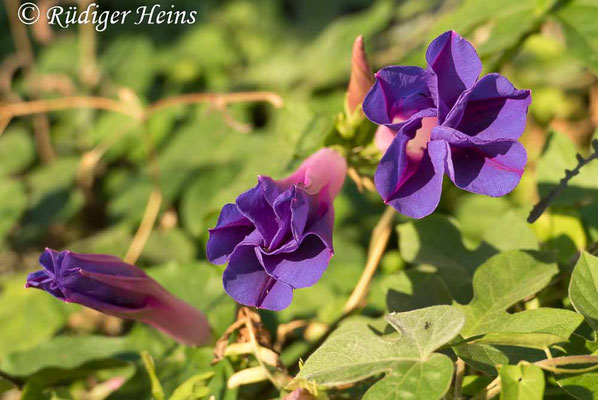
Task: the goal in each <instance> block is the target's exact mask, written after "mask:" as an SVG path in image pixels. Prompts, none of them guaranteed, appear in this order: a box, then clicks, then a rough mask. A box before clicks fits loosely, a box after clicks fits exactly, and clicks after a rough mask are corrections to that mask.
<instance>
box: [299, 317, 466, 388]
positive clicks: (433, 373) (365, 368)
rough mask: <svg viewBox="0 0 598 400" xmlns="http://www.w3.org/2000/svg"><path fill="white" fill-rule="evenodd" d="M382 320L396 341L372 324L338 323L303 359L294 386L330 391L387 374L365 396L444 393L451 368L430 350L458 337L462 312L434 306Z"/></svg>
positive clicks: (461, 323) (371, 321)
mask: <svg viewBox="0 0 598 400" xmlns="http://www.w3.org/2000/svg"><path fill="white" fill-rule="evenodd" d="M387 321H388V323H389V324H390V325H391V326H392V327H393V328H394V329H395V330H396V331H397V332H398V333H399V337H398V338H397V337H396V336H397V335H396V333H393V334H390V335H382V334H381V333H380V331H378V330H377V327H376V326H375V325H376V321H375V320H370V319H363V318H360V319H354V320H350V321H347V322H346V323H344V324H342V325H341V326H340V327H339V328H338V329H337V330H336V331H334V332H333V333H332V335H331V336H330V337H329V338H328V340H326V342H324V344H323V345H322V346H321V347H320V348H319V349H318V350H316V352H315V353H313V354H312V355H311V356H310V357H309V358H308V359H307V361H306V362H305V365H304V366H303V368H302V369H301V371H300V372H299V374H298V375H297V377H296V378H295V380H294V383H295V384H298V383H299V382H301V381H307V382H310V381H313V382H315V383H316V384H317V385H319V386H323V387H334V386H339V385H344V384H347V383H353V382H357V381H360V380H363V379H366V378H369V377H374V376H378V375H381V374H386V376H385V377H384V378H383V379H381V380H380V381H378V382H377V383H376V384H375V385H373V386H372V387H371V388H370V389H369V390H368V392H367V393H366V394H365V397H364V398H379V396H380V395H383V394H384V395H386V396H391V397H395V398H403V397H406V396H409V397H410V398H414V399H435V398H440V397H441V396H442V395H443V394H444V393H445V392H446V390H448V387H449V384H450V381H451V378H452V371H453V366H452V362H451V361H450V359H449V358H447V357H446V356H444V355H441V354H436V353H433V352H434V350H436V349H437V348H438V347H440V346H442V345H443V344H445V343H447V342H448V341H450V340H451V339H452V338H454V337H455V336H456V335H457V334H458V333H459V331H460V329H461V328H462V326H463V324H464V322H465V321H464V317H463V314H461V313H460V312H459V311H458V310H457V309H455V308H454V307H451V306H434V307H429V308H424V309H420V310H415V311H410V312H405V313H393V314H389V315H388V316H387Z"/></svg>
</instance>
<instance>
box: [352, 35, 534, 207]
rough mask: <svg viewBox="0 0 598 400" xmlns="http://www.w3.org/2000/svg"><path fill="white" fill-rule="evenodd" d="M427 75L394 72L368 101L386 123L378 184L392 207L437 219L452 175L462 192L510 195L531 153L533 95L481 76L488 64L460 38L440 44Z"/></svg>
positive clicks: (382, 74)
mask: <svg viewBox="0 0 598 400" xmlns="http://www.w3.org/2000/svg"><path fill="white" fill-rule="evenodd" d="M426 59H427V61H428V67H427V69H422V68H418V67H406V66H390V67H386V68H383V69H382V70H380V71H378V72H377V73H376V75H375V76H376V82H375V83H374V86H373V87H372V88H371V89H370V91H369V93H368V95H367V96H366V98H365V100H364V102H363V110H364V112H365V114H366V116H367V117H368V118H369V119H370V120H371V121H372V122H374V123H376V124H378V125H380V127H379V128H378V131H377V133H376V139H375V142H376V144H377V145H378V147H379V148H380V149H381V151H383V152H384V155H383V157H382V159H381V161H380V164H379V165H378V168H377V170H376V174H375V177H374V182H375V184H376V188H377V189H378V192H379V193H380V195H381V196H382V198H383V199H384V202H385V203H386V204H389V205H391V206H392V207H394V208H395V209H396V210H397V211H399V212H400V213H402V214H405V215H407V216H410V217H413V218H422V217H425V216H426V215H428V214H430V213H432V212H433V211H434V210H435V209H436V207H437V206H438V202H439V201H440V193H441V190H442V180H443V176H444V174H447V175H448V176H449V178H450V179H451V181H452V182H453V183H454V184H455V185H456V186H457V187H459V188H461V189H464V190H467V191H470V192H473V193H479V194H485V195H488V196H503V195H505V194H507V193H509V192H510V191H511V190H513V189H514V188H515V186H517V184H518V183H519V181H520V179H521V175H522V174H523V170H524V168H525V164H526V162H527V153H526V151H525V148H524V147H523V145H522V144H521V143H520V142H518V141H517V139H518V138H519V137H520V136H521V134H522V133H523V131H524V129H525V123H526V115H527V109H528V106H529V105H530V103H531V95H530V91H529V90H517V89H515V88H514V87H513V85H512V84H511V83H510V82H509V80H508V79H507V78H505V77H504V76H501V75H499V74H488V75H485V76H484V77H482V78H480V79H478V78H479V75H480V72H481V71H482V63H481V61H480V59H479V57H478V55H477V53H476V51H475V49H474V48H473V46H472V45H471V44H470V43H469V42H468V41H467V40H465V39H463V38H462V37H461V36H459V35H458V34H457V33H456V32H453V31H449V32H445V33H443V34H442V35H440V36H439V37H438V38H436V39H435V40H434V41H433V42H432V43H431V44H430V46H429V47H428V51H427V53H426Z"/></svg>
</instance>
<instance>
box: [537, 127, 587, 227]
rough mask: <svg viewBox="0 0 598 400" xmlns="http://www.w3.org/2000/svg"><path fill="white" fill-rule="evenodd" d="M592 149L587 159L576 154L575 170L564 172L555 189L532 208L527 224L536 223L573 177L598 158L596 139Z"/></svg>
mask: <svg viewBox="0 0 598 400" xmlns="http://www.w3.org/2000/svg"><path fill="white" fill-rule="evenodd" d="M592 147H593V149H594V152H593V153H592V154H590V155H589V156H588V157H587V158H583V157H582V156H581V155H580V154H577V165H576V166H575V168H573V169H572V170H568V169H567V170H565V176H564V177H563V179H561V181H560V182H559V184H558V185H557V186H556V187H554V188H553V189H552V190H551V191H550V193H548V195H546V197H544V198H542V199H541V200H540V201H539V202H538V204H536V205H535V206H534V208H533V209H532V211H531V212H530V213H529V217H527V222H529V223H530V224H532V223H534V222H536V220H537V219H538V218H540V216H541V215H542V214H543V213H544V211H546V209H547V208H548V206H549V205H550V203H552V202H553V201H554V199H555V198H556V197H557V196H558V195H559V194H561V193H562V192H563V190H565V188H566V187H567V184H568V183H569V181H570V180H571V179H573V177H574V176H575V175H577V174H579V171H581V169H582V168H583V167H584V166H585V165H587V164H588V163H590V162H591V161H592V160H595V159H597V158H598V139H594V140H593V141H592Z"/></svg>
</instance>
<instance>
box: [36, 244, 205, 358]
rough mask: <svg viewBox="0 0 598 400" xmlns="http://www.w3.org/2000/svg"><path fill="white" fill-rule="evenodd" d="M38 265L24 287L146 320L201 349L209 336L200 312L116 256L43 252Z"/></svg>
mask: <svg viewBox="0 0 598 400" xmlns="http://www.w3.org/2000/svg"><path fill="white" fill-rule="evenodd" d="M39 263H40V264H41V266H42V267H43V269H42V270H41V271H36V272H33V273H31V274H29V276H28V277H27V284H26V286H25V287H33V288H37V289H42V290H44V291H46V292H48V293H50V294H51V295H53V296H54V297H56V298H58V299H60V300H62V301H65V302H67V303H78V304H81V305H84V306H86V307H89V308H93V309H95V310H98V311H101V312H103V313H106V314H110V315H114V316H117V317H120V318H126V319H135V320H139V321H141V322H145V323H147V324H149V325H151V326H153V327H154V328H156V329H158V330H160V331H162V332H164V333H166V334H167V335H170V336H171V337H173V338H174V339H176V340H178V341H179V342H181V343H183V344H186V345H193V346H199V345H202V344H205V343H206V342H207V340H208V339H209V338H210V325H209V323H208V321H207V320H206V317H205V316H204V315H203V314H202V313H201V312H200V311H199V310H196V309H195V308H193V307H192V306H190V305H189V304H187V303H185V302H184V301H182V300H180V299H179V298H177V297H175V296H174V295H172V294H171V293H170V292H168V291H167V290H166V289H164V288H163V287H162V286H160V284H159V283H158V282H156V281H155V280H153V279H152V278H150V277H149V276H148V275H147V274H146V273H145V272H144V271H143V270H142V269H140V268H138V267H136V266H134V265H131V264H127V263H125V262H124V261H122V260H120V259H119V258H118V257H115V256H111V255H104V254H79V253H73V252H71V251H68V250H65V251H61V252H58V251H55V250H52V249H46V250H45V251H44V252H43V253H42V255H41V256H40V258H39Z"/></svg>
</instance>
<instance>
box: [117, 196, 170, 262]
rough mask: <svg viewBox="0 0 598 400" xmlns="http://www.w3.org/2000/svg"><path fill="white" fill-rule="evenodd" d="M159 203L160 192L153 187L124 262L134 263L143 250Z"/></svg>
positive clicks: (156, 214) (160, 199) (160, 198)
mask: <svg viewBox="0 0 598 400" xmlns="http://www.w3.org/2000/svg"><path fill="white" fill-rule="evenodd" d="M161 204H162V193H161V192H160V190H159V189H158V190H157V189H154V190H153V191H152V193H151V194H150V196H149V199H148V201H147V206H146V207H145V213H144V214H143V218H142V220H141V224H139V228H138V229H137V233H135V237H134V238H133V241H132V242H131V246H130V247H129V250H128V251H127V254H126V255H125V258H124V261H125V262H127V263H129V264H135V263H136V262H137V259H138V258H139V256H140V255H141V252H143V248H144V247H145V243H146V242H147V239H148V238H149V235H150V233H151V232H152V228H153V227H154V223H155V222H156V218H157V217H158V212H159V211H160V205H161Z"/></svg>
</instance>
